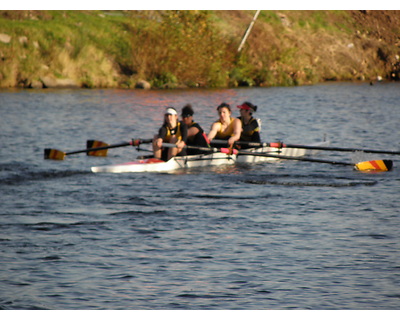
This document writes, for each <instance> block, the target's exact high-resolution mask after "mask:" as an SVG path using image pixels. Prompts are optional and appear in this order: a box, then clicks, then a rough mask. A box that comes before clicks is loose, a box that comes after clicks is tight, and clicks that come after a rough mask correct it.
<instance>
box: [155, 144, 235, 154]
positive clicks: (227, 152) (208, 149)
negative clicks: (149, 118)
mask: <svg viewBox="0 0 400 320" xmlns="http://www.w3.org/2000/svg"><path fill="white" fill-rule="evenodd" d="M162 145H163V147H166V148H176V144H174V143H165V142H163V144H162ZM184 149H194V150H199V151H204V152H209V153H216V152H222V153H226V154H232V153H233V151H232V149H229V148H212V147H198V146H188V145H185V146H184ZM234 151H236V150H234Z"/></svg>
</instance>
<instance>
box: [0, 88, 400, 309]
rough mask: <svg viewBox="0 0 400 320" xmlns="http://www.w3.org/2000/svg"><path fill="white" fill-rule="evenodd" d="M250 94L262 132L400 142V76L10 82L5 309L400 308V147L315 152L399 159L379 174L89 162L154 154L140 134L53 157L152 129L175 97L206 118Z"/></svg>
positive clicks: (0, 168) (300, 166) (5, 140)
mask: <svg viewBox="0 0 400 320" xmlns="http://www.w3.org/2000/svg"><path fill="white" fill-rule="evenodd" d="M246 100H248V101H251V102H253V103H254V104H256V105H258V106H259V112H257V116H258V117H259V118H261V119H262V121H263V127H262V130H263V131H262V138H263V141H265V142H271V141H283V142H286V143H291V144H310V143H313V142H318V141H321V140H323V139H324V137H325V138H326V139H328V140H330V141H331V145H332V146H340V147H359V148H369V149H383V150H399V149H400V130H399V124H400V102H399V101H400V84H399V83H377V84H376V85H374V86H370V85H368V84H364V83H362V84H354V83H333V84H326V85H316V86H305V87H295V88H247V89H227V90H200V89H199V90H173V91H139V90H137V91H131V90H32V91H30V90H2V91H0V128H1V129H0V135H1V140H0V141H1V142H0V143H1V149H0V203H1V212H0V230H1V231H0V248H1V255H0V262H1V269H0V308H1V309H7V310H10V309H11V310H15V309H74V310H82V309H113V310H115V309H130V310H147V309H153V310H165V309H172V310H178V309H186V310H199V309H200V310H210V309H212V310H220V309H224V310H236V309H244V310H254V309H257V310H289V309H314V310H315V309H319V310H321V309H324V310H339V309H344V310H350V309H358V310H381V309H391V310H395V309H399V307H400V254H399V250H400V233H399V227H400V199H399V191H400V169H399V168H400V165H399V164H400V156H396V155H372V156H371V155H367V154H349V153H338V152H336V153H335V152H325V151H324V152H321V153H320V154H318V155H315V156H314V158H322V159H328V160H333V159H334V160H341V161H346V162H356V161H363V160H371V159H382V158H387V159H392V160H393V161H394V169H393V170H392V171H390V172H383V173H375V174H372V173H362V172H358V171H354V170H353V169H352V168H351V167H346V166H334V165H330V164H321V163H308V162H298V161H280V162H275V163H268V164H266V163H264V164H258V165H253V166H246V165H241V166H240V165H234V166H227V167H216V168H200V169H196V170H194V169H192V170H190V171H178V172H174V173H170V174H157V173H143V174H141V173H139V174H137V173H134V174H130V173H127V174H94V173H91V172H90V167H91V166H94V165H101V164H113V163H120V162H125V161H128V160H131V159H134V158H136V156H137V155H142V154H146V152H139V151H137V150H135V149H134V148H132V147H124V148H118V149H112V150H110V151H109V155H108V157H106V158H93V157H87V156H86V155H85V154H76V155H71V156H67V158H66V159H65V160H64V161H50V160H44V159H43V150H44V148H58V149H61V150H63V151H74V150H80V149H84V148H85V145H86V140H88V139H96V140H102V141H105V142H107V143H110V144H116V143H120V142H122V141H129V139H131V138H150V137H152V136H153V134H154V133H155V132H156V131H157V129H158V127H159V126H160V124H161V121H162V117H163V111H164V107H165V106H167V105H171V106H175V107H176V108H177V109H178V110H180V108H181V107H183V105H184V104H185V103H191V104H192V105H193V107H194V109H195V119H196V120H197V121H198V122H199V123H200V124H201V125H202V126H203V127H204V128H205V130H206V131H208V129H209V127H210V125H211V122H212V121H213V120H214V119H216V118H217V113H216V110H215V108H216V106H217V105H218V104H220V103H221V102H223V101H225V102H228V103H231V104H232V105H233V106H236V105H238V104H241V103H242V102H243V101H246ZM234 115H236V116H237V115H238V112H237V109H236V107H235V110H234ZM144 148H148V146H144Z"/></svg>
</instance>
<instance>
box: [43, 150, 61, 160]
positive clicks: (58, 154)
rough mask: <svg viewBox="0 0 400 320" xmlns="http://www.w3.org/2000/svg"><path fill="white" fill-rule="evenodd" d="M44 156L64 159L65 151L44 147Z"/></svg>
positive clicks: (52, 158)
mask: <svg viewBox="0 0 400 320" xmlns="http://www.w3.org/2000/svg"><path fill="white" fill-rule="evenodd" d="M44 158H45V159H51V160H64V158H65V152H63V151H60V150H57V149H44Z"/></svg>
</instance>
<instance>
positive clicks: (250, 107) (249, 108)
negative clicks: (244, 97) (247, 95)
mask: <svg viewBox="0 0 400 320" xmlns="http://www.w3.org/2000/svg"><path fill="white" fill-rule="evenodd" d="M237 107H238V108H239V109H240V114H241V115H243V114H249V115H252V114H253V112H256V111H257V106H255V105H254V104H252V103H251V102H248V101H245V102H243V103H242V104H241V105H240V106H237Z"/></svg>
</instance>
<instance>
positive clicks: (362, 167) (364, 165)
mask: <svg viewBox="0 0 400 320" xmlns="http://www.w3.org/2000/svg"><path fill="white" fill-rule="evenodd" d="M355 167H356V169H357V170H359V171H390V170H392V167H393V161H392V160H371V161H363V162H359V163H357V164H356V165H355Z"/></svg>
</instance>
